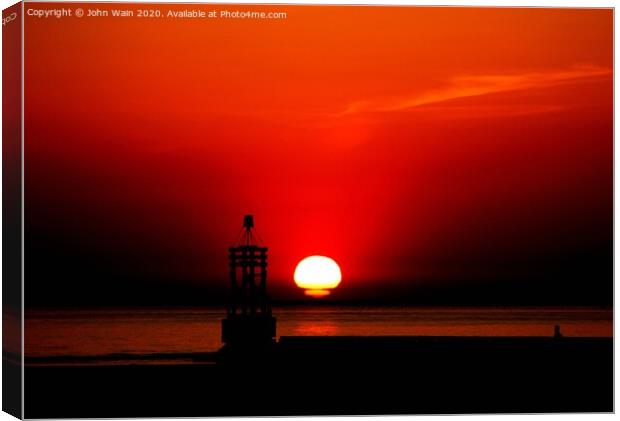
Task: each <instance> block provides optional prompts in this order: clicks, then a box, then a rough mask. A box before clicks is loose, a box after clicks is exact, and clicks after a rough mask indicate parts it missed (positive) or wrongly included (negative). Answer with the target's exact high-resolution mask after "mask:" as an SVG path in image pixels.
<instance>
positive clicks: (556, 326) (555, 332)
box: [553, 325, 562, 338]
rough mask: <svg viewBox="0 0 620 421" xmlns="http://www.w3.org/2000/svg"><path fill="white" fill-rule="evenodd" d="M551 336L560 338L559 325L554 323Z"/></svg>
mask: <svg viewBox="0 0 620 421" xmlns="http://www.w3.org/2000/svg"><path fill="white" fill-rule="evenodd" d="M553 337H554V338H561V337H562V332H560V325H555V326H554V327H553Z"/></svg>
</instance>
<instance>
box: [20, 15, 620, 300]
mask: <svg viewBox="0 0 620 421" xmlns="http://www.w3.org/2000/svg"><path fill="white" fill-rule="evenodd" d="M91 6H93V5H91ZM97 6H98V7H99V8H100V9H102V10H103V9H108V10H109V9H114V8H119V7H120V6H119V5H118V4H113V5H111V4H99V5H97ZM190 6H191V7H190ZM30 7H35V8H38V9H45V8H54V7H58V5H53V6H49V5H47V6H46V5H45V4H39V3H27V4H26V10H27V9H28V8H30ZM72 7H78V5H72ZM84 7H86V6H84ZM188 7H189V8H191V9H198V8H201V9H203V10H221V9H229V10H264V11H278V12H282V11H283V12H286V13H287V18H286V19H280V20H251V19H174V18H160V19H140V18H127V19H122V18H110V17H109V18H86V17H84V18H77V17H71V18H62V19H56V18H48V19H45V18H36V17H29V16H26V18H25V25H26V28H25V31H26V38H25V42H26V44H25V69H26V70H25V95H26V96H25V183H26V184H25V186H26V187H25V218H26V219H25V224H26V227H25V234H26V239H25V246H26V256H27V257H26V259H27V264H28V268H30V269H29V270H30V271H31V273H29V274H27V278H26V279H27V282H26V289H27V293H26V299H27V300H28V301H27V305H53V304H72V305H79V304H91V303H96V304H104V305H116V304H125V303H151V302H167V300H169V301H170V302H174V303H180V304H183V303H191V304H196V303H200V302H201V300H203V299H204V301H205V302H207V301H210V300H217V299H220V298H221V297H222V296H223V294H224V293H225V292H226V288H227V287H228V283H227V261H226V258H227V248H228V247H229V246H230V245H231V244H232V242H233V241H234V240H235V236H236V234H237V233H238V232H239V229H240V228H241V223H242V219H243V215H244V214H246V213H252V214H254V215H255V222H256V226H257V229H258V232H259V234H260V235H261V237H262V238H263V240H264V242H265V245H267V246H268V247H269V252H270V268H269V269H270V272H269V281H268V282H269V287H270V289H271V295H272V296H273V298H275V299H277V300H286V299H306V298H304V295H303V292H302V291H301V290H299V289H298V288H297V287H296V286H295V284H294V282H293V271H294V269H295V265H296V264H297V263H298V262H299V261H300V260H301V259H302V258H304V257H306V256H308V255H312V254H322V255H326V256H330V257H331V258H333V259H335V260H336V261H337V262H338V263H339V264H340V267H341V270H342V283H341V285H340V286H339V288H338V289H337V290H336V291H334V293H333V294H332V295H331V296H330V297H331V299H342V300H348V299H385V300H388V301H389V300H393V299H396V298H398V299H399V300H410V301H411V302H412V303H413V302H415V303H427V302H428V303H451V302H459V303H463V304H468V303H472V304H477V303H490V304H494V303H505V302H510V303H517V304H537V303H544V304H549V303H551V304H567V305H568V304H591V303H596V304H600V303H604V304H610V303H611V301H612V294H611V291H612V223H613V214H612V206H613V202H612V200H613V199H612V171H613V168H612V159H613V155H612V147H613V115H612V107H613V91H612V83H613V68H612V66H613V54H612V53H613V50H612V41H613V37H612V34H613V12H612V10H610V9H609V10H603V9H598V10H566V9H540V8H536V9H527V8H522V9H509V8H422V7H409V8H405V7H311V6H305V7H302V6H299V7H291V6H275V5H274V6H264V7H259V6H254V7H249V6H221V5H220V6H218V5H200V6H199V5H188ZM127 8H129V9H134V10H135V9H136V8H135V7H134V6H127ZM159 8H160V9H162V10H168V9H170V10H184V9H185V8H186V7H184V6H182V5H174V6H159Z"/></svg>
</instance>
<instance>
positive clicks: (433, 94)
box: [341, 66, 612, 115]
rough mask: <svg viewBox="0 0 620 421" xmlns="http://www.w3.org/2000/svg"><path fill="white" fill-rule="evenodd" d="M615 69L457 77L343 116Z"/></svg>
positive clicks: (354, 106) (353, 106) (359, 105)
mask: <svg viewBox="0 0 620 421" xmlns="http://www.w3.org/2000/svg"><path fill="white" fill-rule="evenodd" d="M611 74H612V70H611V69H609V68H605V67H598V66H579V67H572V68H569V69H564V70H556V71H544V72H527V73H518V74H517V73H512V74H486V75H485V74H478V75H460V76H454V77H452V78H450V79H449V80H447V81H446V83H445V85H444V86H443V87H441V88H438V89H433V90H429V91H426V92H422V93H419V94H414V95H410V96H403V97H399V98H389V99H376V100H363V101H356V102H353V103H350V104H349V105H348V107H347V108H346V110H345V111H344V112H342V113H341V115H347V114H355V113H363V112H391V111H403V110H407V109H411V108H415V107H420V106H424V105H429V104H437V103H440V102H445V101H450V100H454V99H459V98H468V97H476V96H482V95H487V94H493V93H501V92H509V91H519V90H527V89H542V88H548V87H552V86H558V85H563V84H569V83H577V82H580V81H584V80H589V79H593V78H600V77H608V76H611Z"/></svg>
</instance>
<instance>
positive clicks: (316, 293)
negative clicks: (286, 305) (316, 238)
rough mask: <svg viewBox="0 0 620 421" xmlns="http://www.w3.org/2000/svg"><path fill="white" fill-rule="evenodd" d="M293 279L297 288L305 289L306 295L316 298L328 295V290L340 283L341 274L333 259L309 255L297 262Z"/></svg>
mask: <svg viewBox="0 0 620 421" xmlns="http://www.w3.org/2000/svg"><path fill="white" fill-rule="evenodd" d="M293 279H295V283H296V284H297V286H298V287H299V288H303V289H305V290H306V291H305V293H306V295H310V296H311V297H317V298H318V297H324V296H326V295H329V290H330V289H334V288H336V287H337V286H338V284H340V281H341V280H342V274H341V273H340V267H339V266H338V263H336V262H335V261H334V259H330V258H329V257H325V256H309V257H306V258H305V259H303V260H302V261H301V262H299V263H298V264H297V267H296V268H295V274H294V275H293Z"/></svg>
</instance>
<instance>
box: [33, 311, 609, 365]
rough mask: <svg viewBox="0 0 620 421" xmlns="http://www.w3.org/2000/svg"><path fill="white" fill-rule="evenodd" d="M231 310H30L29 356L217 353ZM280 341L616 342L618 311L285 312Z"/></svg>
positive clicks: (279, 315) (281, 318) (281, 316)
mask: <svg viewBox="0 0 620 421" xmlns="http://www.w3.org/2000/svg"><path fill="white" fill-rule="evenodd" d="M224 315H225V310H224V309H223V308H148V309H145V308H139V309H138V308H126V309H89V310H73V309H71V310H30V311H27V313H26V324H25V351H26V356H27V357H37V358H40V357H59V356H60V357H68V356H75V357H83V356H87V357H92V356H104V355H110V354H131V355H134V354H135V355H145V354H167V353H196V352H212V351H216V350H217V349H219V348H220V346H221V342H220V320H221V318H222V317H223V316H224ZM274 315H275V316H276V317H277V320H278V326H277V329H278V336H299V335H432V336H551V335H552V334H553V326H554V325H556V324H559V325H560V326H561V330H562V333H563V334H564V335H565V336H606V337H610V336H612V335H613V312H612V310H611V309H600V308H562V309H557V308H413V307H349V306H316V307H310V306H302V307H277V308H274Z"/></svg>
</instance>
